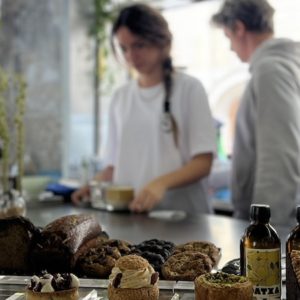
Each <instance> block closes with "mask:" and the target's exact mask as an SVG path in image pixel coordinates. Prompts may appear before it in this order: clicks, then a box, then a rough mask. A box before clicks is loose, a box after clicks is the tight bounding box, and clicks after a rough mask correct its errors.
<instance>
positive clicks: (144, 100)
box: [72, 4, 216, 213]
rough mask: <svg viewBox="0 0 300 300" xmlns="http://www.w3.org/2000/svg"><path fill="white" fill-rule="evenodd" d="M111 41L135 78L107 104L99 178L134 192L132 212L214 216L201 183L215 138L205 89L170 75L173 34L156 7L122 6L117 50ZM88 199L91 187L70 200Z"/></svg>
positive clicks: (116, 29)
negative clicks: (106, 132) (171, 211)
mask: <svg viewBox="0 0 300 300" xmlns="http://www.w3.org/2000/svg"><path fill="white" fill-rule="evenodd" d="M114 39H116V42H117V44H118V45H119V47H120V50H121V52H122V55H123V58H124V60H125V61H126V63H127V64H128V66H129V67H130V68H133V69H134V70H135V71H136V73H137V78H135V79H132V80H131V81H129V82H128V83H127V84H125V85H124V86H122V87H121V88H119V89H118V90H117V91H116V92H115V94H114V97H113V99H112V101H111V107H110V114H109V135H108V143H107V145H106V151H105V153H106V154H105V159H104V161H105V165H106V168H105V169H104V170H103V171H102V172H101V173H100V174H98V175H97V176H96V179H97V180H100V181H101V180H112V181H113V182H114V183H116V184H121V185H124V184H126V185H131V186H133V187H134V190H135V199H134V200H133V201H132V202H131V204H130V207H129V208H130V210H132V211H134V212H145V211H149V210H152V209H176V210H177V209H179V210H185V211H187V212H205V213H207V212H211V207H210V204H209V202H208V200H207V197H206V190H205V184H204V179H205V178H206V177H207V175H208V174H209V172H210V169H211V165H212V160H213V153H214V152H215V144H216V136H215V131H214V127H213V120H212V116H211V112H210V109H209V105H208V101H207V96H206V94H205V91H204V89H203V86H202V84H201V83H200V82H199V81H198V80H197V79H195V78H193V77H191V76H188V75H186V74H183V73H180V72H176V71H175V70H174V68H173V65H172V59H171V56H170V50H171V43H172V35H171V33H170V31H169V28H168V24H167V22H166V20H165V19H164V17H163V16H162V15H161V14H160V13H159V12H158V11H156V10H155V9H153V8H151V7H149V6H147V5H144V4H133V5H130V6H128V7H125V8H123V9H122V10H121V11H120V13H119V16H118V17H117V19H116V21H115V23H114V25H113V29H112V45H113V49H114V51H115V47H114ZM115 52H116V51H115ZM87 193H88V187H84V188H81V189H80V190H78V191H77V192H75V193H74V194H73V196H72V200H73V202H74V203H75V204H76V203H78V202H79V201H80V199H81V198H82V197H83V196H85V195H86V194H87Z"/></svg>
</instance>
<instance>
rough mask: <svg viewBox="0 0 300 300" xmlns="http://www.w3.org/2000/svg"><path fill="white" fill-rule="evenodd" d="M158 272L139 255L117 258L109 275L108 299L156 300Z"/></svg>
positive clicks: (157, 296) (157, 294)
mask: <svg viewBox="0 0 300 300" xmlns="http://www.w3.org/2000/svg"><path fill="white" fill-rule="evenodd" d="M158 278H159V274H158V273H157V272H155V271H154V269H153V267H152V266H151V265H150V264H149V263H148V261H147V260H146V259H144V258H142V257H141V256H137V255H127V256H123V257H121V258H120V259H118V260H117V262H116V265H115V267H114V268H113V269H112V272H111V275H110V276H109V285H108V299H109V300H129V299H134V300H145V299H147V300H158V298H159V288H158Z"/></svg>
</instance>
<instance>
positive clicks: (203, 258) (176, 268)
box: [161, 251, 212, 281]
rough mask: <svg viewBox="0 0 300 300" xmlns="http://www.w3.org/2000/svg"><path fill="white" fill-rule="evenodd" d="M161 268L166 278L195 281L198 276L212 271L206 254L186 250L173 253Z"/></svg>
mask: <svg viewBox="0 0 300 300" xmlns="http://www.w3.org/2000/svg"><path fill="white" fill-rule="evenodd" d="M161 270H162V275H163V278H164V279H167V280H176V281H177V280H185V281H193V280H195V278H196V277H197V276H199V275H202V274H205V273H208V272H210V271H211V270H212V265H211V259H210V258H209V257H208V256H207V255H206V254H203V253H200V252H192V251H185V252H181V253H177V254H173V255H171V256H170V257H169V258H168V260H167V261H166V262H165V263H164V265H163V266H162V269H161Z"/></svg>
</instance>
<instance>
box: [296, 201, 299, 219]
mask: <svg viewBox="0 0 300 300" xmlns="http://www.w3.org/2000/svg"><path fill="white" fill-rule="evenodd" d="M296 219H297V221H298V223H300V205H298V206H297V208H296Z"/></svg>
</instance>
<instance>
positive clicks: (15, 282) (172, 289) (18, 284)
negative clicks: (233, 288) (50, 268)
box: [0, 275, 195, 300]
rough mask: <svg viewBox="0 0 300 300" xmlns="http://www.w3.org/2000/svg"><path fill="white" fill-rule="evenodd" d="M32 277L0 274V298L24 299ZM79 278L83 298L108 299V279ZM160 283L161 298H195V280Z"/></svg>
mask: <svg viewBox="0 0 300 300" xmlns="http://www.w3.org/2000/svg"><path fill="white" fill-rule="evenodd" d="M30 278H31V277H30V276H10V275H5V276H0V300H2V299H3V300H4V299H6V300H7V299H9V300H23V299H24V293H23V292H24V288H25V286H26V285H27V283H28V282H29V280H30ZM79 280H80V288H79V295H80V298H81V299H82V300H100V299H101V300H107V286H108V280H104V279H87V278H80V279H79ZM158 285H159V289H160V297H159V300H170V299H172V297H173V296H174V294H175V293H176V294H178V296H179V298H177V299H180V300H194V297H195V296H194V283H193V282H190V281H178V282H176V281H168V280H160V281H159V284H158ZM93 290H95V291H96V293H97V296H96V297H90V296H88V295H90V293H91V292H92V291H93ZM87 296H88V297H87ZM101 297H102V298H101Z"/></svg>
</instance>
